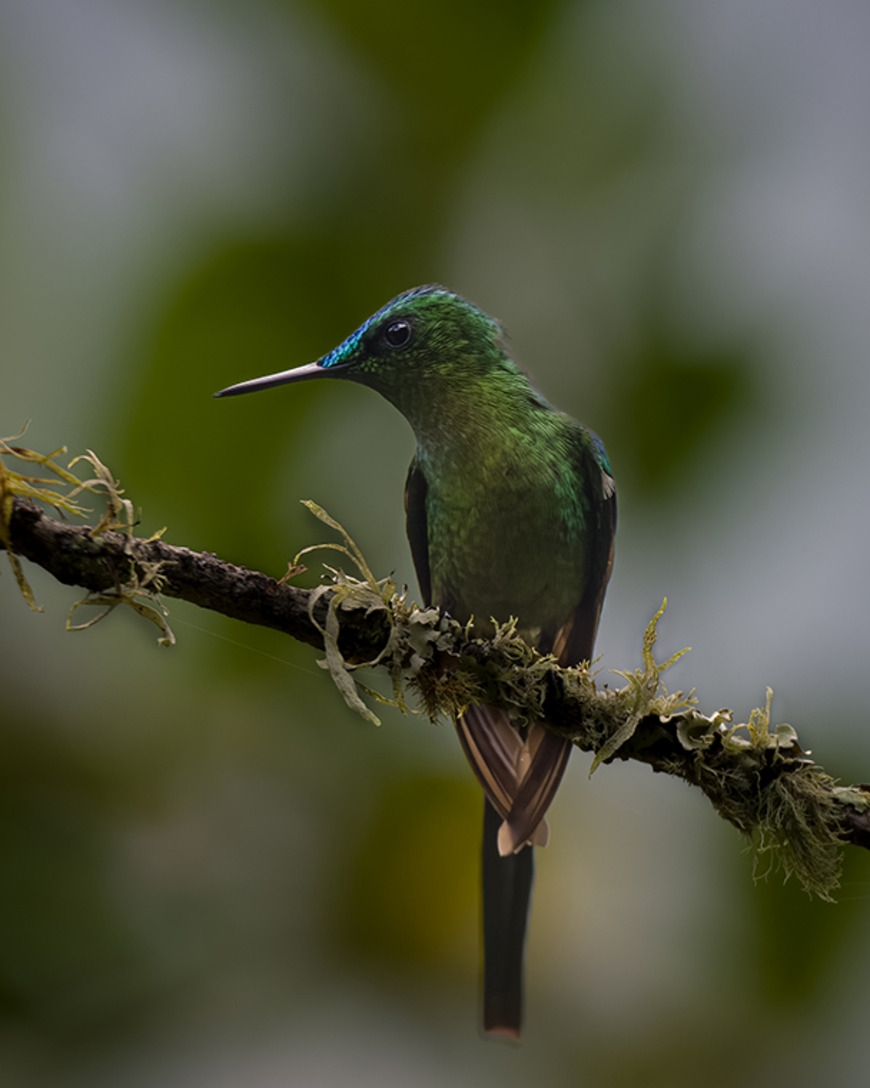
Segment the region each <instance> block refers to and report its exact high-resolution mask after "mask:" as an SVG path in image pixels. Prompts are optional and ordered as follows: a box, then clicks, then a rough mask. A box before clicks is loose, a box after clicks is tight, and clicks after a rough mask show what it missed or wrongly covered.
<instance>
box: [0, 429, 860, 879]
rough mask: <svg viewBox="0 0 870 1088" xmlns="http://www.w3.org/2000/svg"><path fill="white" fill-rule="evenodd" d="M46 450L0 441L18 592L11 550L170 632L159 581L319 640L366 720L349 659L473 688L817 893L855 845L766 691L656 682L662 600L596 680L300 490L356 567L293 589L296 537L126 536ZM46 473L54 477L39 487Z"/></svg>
mask: <svg viewBox="0 0 870 1088" xmlns="http://www.w3.org/2000/svg"><path fill="white" fill-rule="evenodd" d="M60 452H61V451H57V453H56V454H53V455H51V457H48V458H44V457H41V456H40V455H36V454H32V451H27V450H21V449H19V448H17V447H11V446H9V445H8V444H6V443H2V445H0V548H6V550H7V551H8V552H9V556H10V560H11V561H12V563H13V569H14V570H15V573H16V579H17V580H18V583H19V586H20V587H21V589H22V592H23V593H24V594H25V596H26V597H27V599H28V601H29V602H30V603H31V605H32V606H35V602H34V601H33V595H32V593H31V592H30V590H29V587H28V586H27V583H26V580H25V579H24V574H23V571H22V570H21V567H20V564H19V563H18V560H17V557H18V556H21V557H24V558H26V559H28V560H30V561H32V562H34V563H36V564H38V565H39V566H41V567H43V568H44V569H45V570H47V571H48V572H49V573H51V574H52V575H53V576H54V577H55V578H56V579H57V580H58V581H60V582H62V583H64V584H66V585H76V586H81V587H83V588H84V589H86V590H87V591H88V596H87V597H85V598H84V600H83V601H82V602H79V605H78V606H74V609H75V607H79V606H81V605H83V604H85V605H91V604H95V605H98V606H100V607H101V608H103V609H104V610H106V609H108V610H111V609H112V608H114V607H115V606H116V605H118V604H125V605H129V606H130V607H133V608H135V610H136V611H137V612H139V613H140V614H142V615H144V616H146V618H148V619H150V620H151V621H152V622H154V623H156V624H157V626H158V627H159V628H160V631H161V638H160V641H161V642H163V643H164V644H168V643H169V642H171V639H172V636H171V632H170V631H169V628H168V623H167V617H166V610H165V608H164V606H163V604H162V597H174V598H179V599H183V600H186V601H189V602H191V603H193V604H196V605H199V606H200V607H202V608H208V609H211V610H212V611H215V612H220V613H222V614H223V615H226V616H230V617H232V618H234V619H239V620H243V621H245V622H247V623H254V624H258V625H261V626H265V627H271V628H273V629H275V630H278V631H282V632H284V633H285V634H288V635H290V636H291V637H293V638H295V639H298V640H300V641H302V642H306V643H309V644H310V645H312V646H316V647H319V648H321V649H323V650H324V651H325V655H326V656H325V660H324V662H323V664H324V666H325V667H326V668H328V669H329V671H330V673H331V674H332V676H333V678H334V679H335V681H336V683H337V685H338V687H339V689H340V690H341V692H342V695H343V696H344V698H345V700H346V701H347V702H348V704H349V705H351V706H353V707H354V708H355V709H356V710H358V711H360V712H361V713H363V714H364V715H365V716H366V717H368V718H369V720H373V721H377V719H376V717H375V715H374V713H373V712H372V711H371V709H370V708H369V707H368V706H367V705H366V704H365V703H364V702H363V700H362V698H361V696H360V693H359V688H360V687H361V685H358V684H357V682H356V670H358V669H359V668H361V667H363V666H370V667H377V668H382V669H384V670H386V672H387V673H388V675H389V676H390V678H391V680H392V684H393V692H394V702H395V703H396V704H397V705H399V706H400V707H401V708H402V709H406V695H407V694H410V696H412V697H413V699H414V700H416V701H417V702H418V703H419V705H420V707H421V709H422V710H423V711H424V712H425V713H426V714H427V715H428V716H429V717H430V718H432V719H434V718H437V717H440V716H447V717H452V716H455V715H456V714H459V713H461V712H462V710H463V709H464V708H465V707H466V706H468V705H469V704H470V703H474V702H486V703H491V704H493V705H496V706H500V707H503V708H505V709H506V710H508V711H509V713H510V714H511V716H512V718H513V719H514V721H516V722H517V724H519V725H522V724H524V723H529V722H532V721H543V722H545V723H546V725H547V726H548V727H549V728H550V729H552V730H554V731H555V732H557V733H560V734H561V735H563V736H566V737H568V738H570V739H571V740H572V741H573V743H574V744H576V745H577V747H579V748H582V749H583V750H584V751H589V752H593V753H594V754H595V759H594V761H593V767H592V769H593V771H594V770H595V769H596V767H598V766H599V765H600V764H601V763H603V762H612V761H613V760H616V759H635V760H639V761H641V762H643V763H646V764H648V765H649V766H650V767H652V769H653V770H655V771H659V772H662V773H666V774H672V775H676V776H678V777H680V778H682V779H683V780H684V781H686V782H689V783H691V784H692V785H694V786H697V787H699V788H700V789H701V790H702V791H703V792H704V793H705V794H706V795H707V797H708V798H709V799H710V801H711V803H712V804H713V806H714V808H715V809H716V811H717V812H718V813H719V814H720V815H721V816H723V817H724V818H725V819H727V820H728V821H730V822H731V823H732V824H734V826H735V827H737V828H738V829H739V830H740V831H741V832H743V833H744V834H746V835H748V836H751V838H752V841H753V842H754V845H755V848H756V850H757V851H758V853H759V854H767V855H769V857H770V858H771V859H772V860H774V861H778V862H779V863H780V864H781V865H782V867H783V869H784V871H785V873H786V874H787V875H788V874H794V875H795V876H796V877H797V878H798V879H799V880H800V882H801V883H802V884H803V886H804V887H805V888H807V890H809V891H812V892H814V893H816V894H818V895H820V896H822V897H823V898H830V896H831V892H832V890H833V889H834V888H835V887H836V885H837V881H838V878H839V873H840V865H841V853H842V847H843V845H844V844H847V843H851V844H853V845H856V846H862V847H864V848H866V849H870V786H867V785H863V784H861V785H856V786H848V787H843V786H839V785H838V784H837V782H836V781H835V780H834V779H833V778H832V777H831V776H830V775H828V774H827V773H826V772H825V771H824V770H823V768H822V767H821V766H820V765H819V764H817V763H816V762H815V761H814V760H812V759H810V758H809V757H808V755H807V754H806V752H805V751H804V750H803V749H802V748H801V746H800V744H799V743H798V738H797V734H796V733H795V731H794V730H793V729H792V728H791V726H788V725H778V726H773V725H772V721H771V716H770V708H771V693H770V692H768V696H767V700H766V703H765V706H764V707H762V708H759V709H756V710H754V711H753V712H752V714H751V715H750V718H749V721H748V722H746V723H745V724H737V725H735V724H733V722H732V715H731V712H730V711H728V710H719V711H716V712H715V713H713V714H709V715H705V714H703V713H701V711H700V710H699V709H698V708H697V705H696V700H695V699H694V697H693V696H692V695H691V694H689V695H684V694H683V693H682V692H674V693H670V692H668V691H667V689H666V687H665V685H664V683H663V679H662V677H663V673H664V672H665V671H666V669H667V668H668V667H669V666H670V665H671V664H673V662H674V661H675V660H676V658H677V657H679V656H680V655H675V656H674V657H672V658H671V659H669V660H668V661H666V662H664V663H662V664H659V663H657V662H656V660H655V657H654V653H653V650H654V646H655V641H656V627H657V623H658V621H659V619H660V618H661V615H662V612H663V610H664V605H663V606H662V609H660V610H659V612H658V613H657V614H656V616H655V617H654V618H653V620H652V621H651V622H650V624H649V626H648V628H647V631H646V635H645V637H644V643H643V649H642V662H643V664H642V667H641V668H639V669H636V670H634V671H629V672H622V673H619V675H620V676H622V677H623V678H624V679H625V681H626V683H625V686H623V687H619V688H615V689H614V688H611V687H609V686H607V685H603V686H599V685H598V684H597V683H596V675H595V672H594V670H593V669H592V667H591V666H590V665H589V664H588V663H587V664H582V665H578V666H575V667H573V668H560V667H559V665H558V664H557V662H556V661H555V659H554V658H552V657H547V656H541V655H540V654H538V653H536V652H535V651H534V650H533V649H532V648H531V647H529V646H528V645H527V644H526V643H525V642H524V641H523V640H522V639H521V638H520V637H519V636H518V635H517V633H516V629H515V624H514V623H512V622H511V623H507V624H502V625H499V626H497V627H496V628H495V634H494V635H493V637H492V638H488V639H483V638H476V637H475V635H474V629H473V627H471V626H470V625H462V624H459V623H457V622H456V621H454V620H453V619H451V618H450V617H449V616H447V615H444V614H442V613H440V612H438V610H436V609H432V608H419V607H417V606H416V605H414V604H413V603H412V602H411V601H410V600H409V598H408V595H407V592H406V591H404V590H399V589H398V588H397V587H396V586H395V585H394V584H393V582H392V581H390V580H389V579H381V580H377V579H376V578H375V577H374V575H373V574H372V573H371V571H370V570H369V568H368V567H367V565H366V564H365V560H364V559H363V557H362V555H361V553H360V552H359V549H358V548H357V547H356V545H355V544H354V543H353V541H352V540H351V539H350V537H349V536H348V535H347V534H346V533H345V532H344V530H343V529H342V528H341V526H340V525H338V523H337V522H334V521H333V520H332V519H331V518H329V516H328V515H327V514H326V513H325V512H324V511H322V510H321V509H320V508H319V507H316V506H315V504H309V508H310V509H312V512H313V513H315V515H316V516H318V517H319V518H320V519H321V520H322V521H324V522H325V523H326V524H328V525H330V526H331V527H332V528H333V529H334V530H335V531H337V532H339V533H340V534H341V535H342V536H343V538H344V540H343V543H341V544H335V543H333V544H330V545H325V546H327V547H331V548H333V549H337V550H338V551H339V552H341V553H343V554H344V555H345V556H346V557H347V558H349V559H350V560H351V561H352V562H353V563H354V565H355V566H356V567H357V569H358V572H359V573H360V574H361V575H362V577H361V578H356V577H354V576H351V575H348V574H346V573H344V572H343V571H340V570H331V571H330V578H329V581H328V583H327V584H324V585H322V586H319V587H318V588H316V589H313V590H305V589H300V588H297V587H295V586H292V585H288V584H287V578H288V577H289V576H292V575H293V573H295V572H296V571H298V570H299V569H300V568H299V563H298V561H299V558H300V557H301V554H303V553H300V556H297V557H296V560H295V562H294V565H293V566H292V567H291V569H290V570H289V571H288V574H287V575H285V576H284V578H283V579H274V578H271V577H269V576H268V575H266V574H262V573H259V572H257V571H250V570H246V569H245V568H243V567H238V566H235V565H233V564H231V563H227V562H226V561H224V560H221V559H218V558H217V557H216V556H214V555H211V554H208V553H197V552H192V551H190V550H189V549H187V548H180V547H175V546H173V545H170V544H166V543H164V542H163V541H162V540H161V539H160V538H159V535H158V536H155V537H151V538H148V539H142V538H139V537H135V536H134V535H133V533H132V525H133V512H132V507H131V506H130V504H129V501H128V500H125V499H122V498H121V495H122V492H121V491H120V489H119V487H118V485H117V483H116V482H115V481H114V480H113V479H112V477H111V475H110V474H109V473H108V471H107V470H106V469H105V467H104V466H103V465H102V464H101V463H100V462H99V460H98V459H97V458H96V457H95V455H93V454H89V455H88V458H87V460H88V462H89V464H90V465H91V466H92V468H93V469H94V473H95V474H94V476H93V478H91V479H89V480H87V481H80V480H78V479H77V478H76V477H74V476H72V474H71V473H69V471H68V470H67V469H62V468H61V467H60V466H58V465H57V464H56V462H55V461H54V458H55V457H56V456H57V455H58V453H60ZM3 455H5V456H7V457H14V458H17V459H19V460H26V461H31V462H32V461H34V460H35V461H37V462H38V463H39V464H40V465H41V467H42V469H43V470H47V471H49V472H50V473H51V474H52V479H51V484H52V488H45V487H42V486H40V485H41V484H44V483H46V481H45V480H44V479H43V480H38V481H37V480H35V478H33V477H24V476H20V475H18V474H16V473H15V472H13V471H12V470H11V469H9V468H8V467H4V466H3V462H2V456H3ZM64 473H66V474H67V477H68V478H64V476H63V474H64ZM55 478H59V479H61V480H62V481H63V483H64V485H65V486H66V487H67V489H68V490H67V493H61V492H58V491H57V490H54V489H53V488H54V484H55ZM82 491H99V492H102V493H103V495H104V496H105V497H106V499H107V512H106V514H105V515H104V516H103V517H102V519H101V520H100V521H99V522H98V523H97V524H96V525H95V526H92V527H89V526H71V525H69V524H67V523H65V522H62V521H58V520H57V519H55V518H52V517H50V516H49V515H47V514H46V513H44V512H42V511H41V510H40V509H39V508H38V507H37V506H36V505H35V502H36V501H41V502H43V503H47V504H49V505H51V506H52V507H53V508H54V509H55V510H57V511H58V512H64V513H70V514H75V515H80V514H81V513H82V511H81V508H80V507H78V505H77V503H75V502H74V501H73V500H74V498H75V497H76V496H77V495H79V494H81V492H82ZM74 507H75V508H74ZM310 550H312V549H305V551H306V552H308V551H310ZM327 569H329V568H327ZM102 614H105V612H104V613H102ZM362 690H363V691H364V692H365V691H367V689H365V688H363V689H362ZM370 694H373V693H370Z"/></svg>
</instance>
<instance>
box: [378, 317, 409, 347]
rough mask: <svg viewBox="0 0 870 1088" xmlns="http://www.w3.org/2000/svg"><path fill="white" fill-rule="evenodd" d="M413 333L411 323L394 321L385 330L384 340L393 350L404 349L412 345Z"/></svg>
mask: <svg viewBox="0 0 870 1088" xmlns="http://www.w3.org/2000/svg"><path fill="white" fill-rule="evenodd" d="M412 333H413V330H412V328H411V323H410V322H409V321H392V322H390V324H389V325H387V327H386V328H385V329H384V340H385V341H386V343H387V344H389V346H390V347H391V348H403V347H404V346H405V345H406V344H408V343H410V341H411V335H412Z"/></svg>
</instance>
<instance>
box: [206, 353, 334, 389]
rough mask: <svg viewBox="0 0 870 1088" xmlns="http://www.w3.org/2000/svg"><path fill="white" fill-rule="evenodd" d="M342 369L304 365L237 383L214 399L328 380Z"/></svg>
mask: <svg viewBox="0 0 870 1088" xmlns="http://www.w3.org/2000/svg"><path fill="white" fill-rule="evenodd" d="M343 369H344V367H341V366H332V367H329V368H328V369H327V368H326V367H324V365H323V361H322V360H318V361H317V362H316V363H306V364H305V366H297V367H294V368H293V370H282V371H280V372H279V373H278V374H267V375H266V376H265V377H264V378H251V380H250V381H247V382H239V383H238V384H237V385H229V386H227V388H226V389H221V390H220V392H218V393H215V394H214V395H215V396H216V397H237V396H239V394H240V393H256V392H257V391H258V390H259V389H271V388H272V387H273V386H276V385H287V384H289V383H290V382H304V381H306V380H307V379H308V378H329V377H331V376H332V373H333V372H334V371H335V372H338V371H341V370H343Z"/></svg>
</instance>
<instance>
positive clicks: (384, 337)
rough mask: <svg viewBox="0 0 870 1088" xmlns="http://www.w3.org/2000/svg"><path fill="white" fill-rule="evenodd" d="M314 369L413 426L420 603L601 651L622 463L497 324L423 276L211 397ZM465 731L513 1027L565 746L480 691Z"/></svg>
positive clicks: (410, 496)
mask: <svg viewBox="0 0 870 1088" xmlns="http://www.w3.org/2000/svg"><path fill="white" fill-rule="evenodd" d="M313 378H340V379H344V380H347V381H352V382H358V383H359V384H361V385H366V386H369V387H370V388H371V389H374V390H376V391H377V392H378V393H380V394H381V395H382V396H384V397H385V398H386V399H387V400H388V401H390V402H391V403H392V404H393V405H394V406H395V407H396V408H398V409H399V411H400V412H401V413H402V414H403V415H404V416H405V418H406V419H407V421H408V422H409V423H410V425H411V427H412V429H413V431H414V435H415V437H416V440H417V449H416V452H415V454H414V458H413V460H412V461H411V465H410V468H409V470H408V476H407V480H406V484H405V515H406V529H407V534H408V541H409V543H410V547H411V553H412V556H413V560H414V567H415V569H416V573H417V579H418V581H419V584H420V592H421V594H422V597H423V603H424V604H425V605H433V606H437V607H438V608H440V609H442V610H443V611H445V612H447V613H449V615H450V616H452V617H453V619H455V620H458V621H460V622H461V623H466V622H467V621H469V620H472V619H473V621H474V628H475V631H476V632H479V633H481V634H482V635H484V636H485V635H486V634H491V633H492V624H493V622H505V621H507V620H508V619H511V618H515V619H516V621H517V630H518V631H519V633H520V634H521V635H522V636H523V637H524V638H525V640H526V641H527V642H528V643H529V644H530V645H532V646H534V647H535V648H536V649H537V650H538V651H539V652H540V653H542V654H553V655H554V656H555V657H556V659H557V660H558V662H559V664H560V665H563V666H567V665H576V664H578V663H579V662H581V661H588V660H591V658H592V648H593V644H594V641H595V633H596V630H597V628H598V620H599V616H600V614H601V607H602V604H603V600H604V592H605V589H606V587H607V582H608V580H609V577H610V571H611V567H612V565H613V542H614V534H615V530H616V485H615V483H614V479H613V473H612V470H611V467H610V462H609V460H608V458H607V454H606V452H605V450H604V446H603V444H602V442H601V440H600V439H599V438H598V436H597V435H596V434H595V433H594V432H592V431H590V430H588V429H586V428H585V427H583V426H581V424H579V423H577V422H576V421H575V420H573V419H572V418H571V417H570V416H568V415H566V414H565V413H563V412H560V411H558V410H557V409H556V408H554V407H553V406H552V405H551V404H550V403H549V401H547V400H546V399H545V398H544V397H543V396H542V394H541V393H539V392H538V390H537V389H536V388H535V386H534V385H533V384H532V382H531V380H530V379H529V377H528V376H527V374H526V373H525V372H524V371H523V370H521V369H520V367H519V366H518V365H517V363H516V362H515V360H514V358H513V356H512V354H511V350H510V347H509V345H508V340H507V336H506V333H505V331H504V329H503V328H502V326H501V324H500V323H499V322H498V321H496V320H494V319H493V318H491V317H489V316H487V315H486V314H485V313H483V311H482V310H480V309H478V308H477V307H476V306H475V305H473V304H472V303H471V302H469V301H467V300H466V299H465V298H463V297H462V296H461V295H458V294H456V293H454V292H453V291H450V290H448V289H447V288H445V287H441V286H437V285H434V286H433V285H427V286H423V287H415V288H413V289H412V290H410V291H406V292H404V293H403V294H400V295H398V296H397V297H396V298H394V299H393V300H392V301H390V302H388V303H387V304H386V305H385V306H383V307H382V308H381V309H380V310H378V311H377V313H375V314H373V315H372V316H371V317H370V318H368V320H366V321H365V322H363V324H362V325H360V327H359V328H358V329H357V330H356V331H355V332H353V333H351V335H350V336H348V337H347V339H346V340H344V341H343V342H342V343H341V344H339V345H338V346H337V347H335V348H333V349H332V351H330V352H329V353H328V354H326V355H324V356H323V357H322V358H320V359H318V360H317V361H316V362H313V363H308V364H307V365H304V366H299V367H296V368H294V369H292V370H285V371H281V372H280V373H277V374H270V375H267V376H266V377H262V378H254V379H252V380H250V381H244V382H240V383H239V384H237V385H231V386H229V387H228V388H227V389H223V390H221V391H220V392H219V393H216V394H215V396H218V397H224V396H235V395H237V394H240V393H250V392H254V391H256V390H261V389H270V388H272V387H274V386H278V385H284V384H287V383H291V382H299V381H308V380H309V379H313ZM456 730H457V733H458V735H459V741H460V743H461V746H462V749H463V751H464V753H465V756H466V758H467V759H468V762H469V764H470V766H471V769H472V770H473V772H474V774H475V775H476V777H477V778H478V780H479V782H480V785H481V786H482V787H483V794H484V821H483V848H482V884H483V949H484V953H483V959H484V969H483V1027H484V1030H485V1031H486V1032H487V1033H492V1034H495V1035H502V1036H506V1037H508V1038H513V1039H518V1038H519V1036H520V1032H521V1027H522V1017H523V970H524V968H523V963H524V950H525V939H526V928H527V920H528V913H529V904H530V897H531V890H532V882H533V874H534V862H533V849H534V847H535V846H544V845H546V842H547V838H548V828H547V822H546V819H545V815H546V812H547V809H548V807H549V805H550V802H551V801H552V799H553V796H554V794H555V792H556V789H557V788H558V786H559V782H560V780H561V778H562V774H563V772H564V770H565V766H566V764H567V762H568V757H569V755H570V753H571V742H570V741H569V740H567V739H565V738H563V737H559V736H557V735H556V734H555V733H552V732H550V731H548V730H547V729H546V728H545V727H544V726H543V725H542V724H541V723H535V724H533V725H531V726H530V727H527V728H526V729H523V730H521V729H518V728H516V727H515V726H514V725H513V724H512V723H511V720H510V718H509V716H508V714H507V713H506V712H505V711H504V710H501V709H499V708H496V707H493V706H488V705H484V704H481V705H473V706H469V707H468V708H467V709H466V710H465V712H464V713H463V714H462V715H461V717H459V718H458V720H457V721H456Z"/></svg>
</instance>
